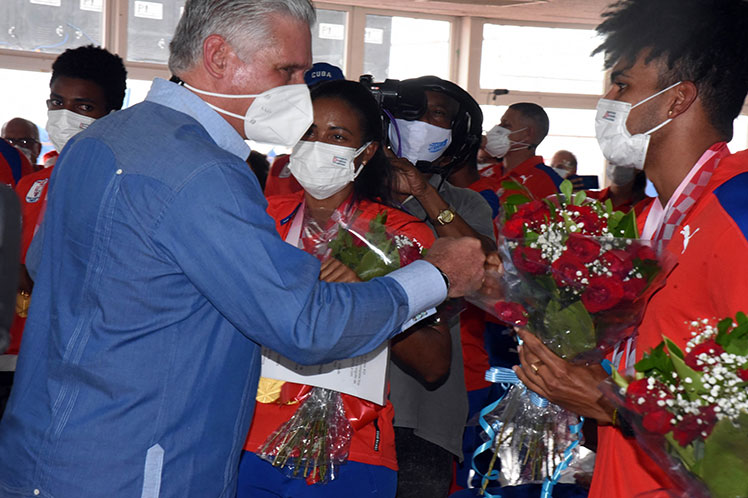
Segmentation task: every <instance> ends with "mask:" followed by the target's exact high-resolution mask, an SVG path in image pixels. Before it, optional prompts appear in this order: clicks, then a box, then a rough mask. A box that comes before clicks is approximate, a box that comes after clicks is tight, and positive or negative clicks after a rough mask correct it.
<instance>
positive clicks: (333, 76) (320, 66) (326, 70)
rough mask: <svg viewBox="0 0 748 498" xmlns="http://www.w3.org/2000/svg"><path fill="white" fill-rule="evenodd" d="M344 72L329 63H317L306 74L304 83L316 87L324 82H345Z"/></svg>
mask: <svg viewBox="0 0 748 498" xmlns="http://www.w3.org/2000/svg"><path fill="white" fill-rule="evenodd" d="M344 79H345V75H343V71H342V70H341V69H340V68H339V67H337V66H333V65H332V64H328V63H327V62H315V63H314V64H313V65H312V67H311V68H310V69H309V71H307V72H306V73H304V82H305V83H306V84H307V86H310V87H312V86H314V85H316V84H317V83H322V82H323V81H333V80H344Z"/></svg>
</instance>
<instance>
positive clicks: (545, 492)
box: [471, 367, 584, 498]
mask: <svg viewBox="0 0 748 498" xmlns="http://www.w3.org/2000/svg"><path fill="white" fill-rule="evenodd" d="M485 378H486V380H487V381H488V382H493V383H494V384H501V386H502V387H503V388H504V393H503V394H502V395H501V396H500V397H499V399H497V400H496V401H494V402H492V403H491V404H489V405H488V406H486V407H485V408H483V409H482V410H481V411H480V414H479V417H478V423H479V424H480V426H481V428H482V429H483V430H484V431H485V433H486V435H487V436H488V441H486V442H485V443H483V444H481V445H480V446H478V447H477V448H476V449H475V451H474V452H473V456H472V460H471V465H472V467H473V470H474V471H475V472H476V473H477V474H478V475H480V476H481V477H482V479H483V481H484V482H485V481H486V480H488V481H498V480H499V477H500V476H501V472H500V471H499V470H497V469H493V470H492V471H491V472H490V473H489V474H483V473H482V472H481V471H480V470H478V467H477V466H476V465H475V459H476V457H477V456H478V455H480V454H481V453H483V452H485V451H487V450H490V449H492V448H493V445H494V438H495V437H496V433H497V432H498V431H499V430H501V422H499V421H496V422H495V423H494V425H491V424H489V423H488V421H487V420H486V417H487V416H488V415H489V414H490V413H491V412H493V411H494V410H495V409H496V407H497V406H498V405H499V403H500V402H501V401H502V400H503V399H504V397H505V396H506V394H507V392H508V390H509V388H510V387H512V386H520V387H522V388H525V389H527V388H526V387H525V385H524V384H523V383H522V382H521V381H520V380H519V378H518V377H517V374H515V373H514V371H513V370H512V369H511V368H504V367H491V368H490V369H489V370H488V371H486V376H485ZM527 392H528V394H529V398H530V402H531V403H533V404H534V405H535V406H537V407H538V408H545V407H546V406H548V403H549V402H548V400H547V399H545V398H543V397H542V396H539V395H538V394H537V393H534V392H532V391H530V390H529V389H528V390H527ZM583 424H584V417H579V423H577V424H574V425H571V426H569V432H570V433H571V434H576V435H577V439H575V440H574V441H572V442H571V444H569V446H568V447H567V448H566V449H565V450H564V458H563V459H562V460H561V462H560V463H559V464H558V465H557V466H556V468H555V469H554V471H553V475H552V476H551V478H550V479H549V478H547V477H546V478H545V479H544V480H543V487H542V490H541V495H540V496H541V498H550V497H551V494H552V493H553V487H554V486H555V485H556V483H557V482H558V480H559V479H560V478H561V472H563V471H564V470H566V469H567V468H568V467H569V464H571V461H572V460H573V459H574V448H576V447H577V446H579V445H580V444H581V442H582V425H583ZM484 496H486V497H488V498H501V494H493V493H489V492H488V491H486V492H485V493H484Z"/></svg>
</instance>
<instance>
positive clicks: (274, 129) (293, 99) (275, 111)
mask: <svg viewBox="0 0 748 498" xmlns="http://www.w3.org/2000/svg"><path fill="white" fill-rule="evenodd" d="M184 86H185V87H186V88H189V89H190V90H192V91H193V92H195V93H201V94H203V95H210V96H211V97H223V98H227V99H249V98H254V99H255V100H254V102H252V103H251V104H250V105H249V107H248V108H247V112H246V113H245V114H244V116H241V115H239V114H234V113H233V112H229V111H225V110H223V109H221V108H220V107H217V106H214V105H213V104H208V106H210V107H211V108H212V109H214V110H216V111H218V112H220V113H222V114H226V115H227V116H232V117H235V118H238V119H242V120H244V135H245V136H246V138H248V139H250V140H255V141H257V142H262V143H268V144H273V145H283V146H285V147H292V146H293V145H294V144H295V143H296V142H298V141H299V139H300V138H301V137H302V136H304V133H306V131H307V130H308V129H309V127H310V126H311V125H312V122H313V116H314V109H313V108H312V99H311V97H310V96H309V88H308V87H307V86H306V85H300V84H297V85H282V86H277V87H275V88H271V89H270V90H266V91H264V92H262V93H259V94H247V95H230V94H224V93H213V92H207V91H205V90H198V89H197V88H195V87H193V86H190V85H188V84H187V83H185V84H184ZM206 103H207V102H206Z"/></svg>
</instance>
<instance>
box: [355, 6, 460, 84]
mask: <svg viewBox="0 0 748 498" xmlns="http://www.w3.org/2000/svg"><path fill="white" fill-rule="evenodd" d="M450 27H451V23H450V22H449V21H436V20H433V19H414V18H410V17H391V16H375V15H367V16H366V31H365V33H364V73H366V74H371V75H373V76H374V79H375V80H376V81H382V80H384V79H385V78H395V79H406V78H415V77H418V76H424V75H428V74H433V75H435V76H439V77H440V78H444V79H448V78H449V61H450V56H449V38H450Z"/></svg>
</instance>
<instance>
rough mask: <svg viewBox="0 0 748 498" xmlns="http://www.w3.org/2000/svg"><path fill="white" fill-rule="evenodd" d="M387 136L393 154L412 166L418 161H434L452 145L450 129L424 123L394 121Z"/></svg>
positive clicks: (402, 120) (403, 120)
mask: <svg viewBox="0 0 748 498" xmlns="http://www.w3.org/2000/svg"><path fill="white" fill-rule="evenodd" d="M396 126H397V128H396ZM398 131H399V132H400V135H399V136H398ZM389 136H390V142H391V143H392V148H393V149H394V150H395V154H397V156H398V157H404V158H405V159H407V160H408V161H410V162H411V163H412V164H414V165H415V164H416V162H418V161H428V162H434V161H436V160H437V159H439V158H440V157H442V154H444V151H445V150H447V147H449V144H451V143H452V130H451V129H449V128H440V127H438V126H434V125H432V124H429V123H426V122H425V121H407V120H405V119H396V120H395V122H394V124H393V123H390V131H389Z"/></svg>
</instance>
